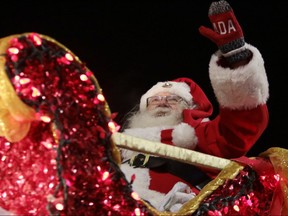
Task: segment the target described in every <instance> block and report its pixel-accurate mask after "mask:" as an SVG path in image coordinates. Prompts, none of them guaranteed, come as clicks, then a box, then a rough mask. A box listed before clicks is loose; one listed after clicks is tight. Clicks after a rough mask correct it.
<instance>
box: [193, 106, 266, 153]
mask: <svg viewBox="0 0 288 216" xmlns="http://www.w3.org/2000/svg"><path fill="white" fill-rule="evenodd" d="M268 120H269V115H268V109H267V106H266V105H261V106H258V107H256V108H255V109H250V110H231V109H227V108H225V109H224V108H222V109H220V112H219V115H218V116H217V117H216V118H215V119H214V120H211V121H209V122H204V123H201V124H200V125H199V126H198V127H197V128H196V135H197V137H198V145H197V149H196V150H197V151H200V152H203V153H207V154H211V155H215V156H219V157H224V158H237V157H240V156H243V155H245V154H246V153H247V152H248V151H249V150H250V149H251V147H252V146H253V145H254V144H255V142H256V141H257V140H258V139H259V137H260V136H261V134H262V133H263V132H264V130H265V129H266V128H267V126H268Z"/></svg>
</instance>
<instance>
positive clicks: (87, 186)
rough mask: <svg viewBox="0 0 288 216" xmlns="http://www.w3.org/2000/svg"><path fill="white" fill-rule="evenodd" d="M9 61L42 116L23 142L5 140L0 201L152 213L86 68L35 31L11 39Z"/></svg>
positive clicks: (27, 211)
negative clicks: (124, 168)
mask: <svg viewBox="0 0 288 216" xmlns="http://www.w3.org/2000/svg"><path fill="white" fill-rule="evenodd" d="M11 48H13V49H11ZM9 50H10V51H9ZM16 51H17V52H16ZM18 51H19V52H18ZM5 66H6V73H7V74H8V76H9V78H10V80H11V82H12V84H13V86H14V88H15V91H16V93H17V94H18V96H19V97H20V99H21V100H22V101H23V102H24V103H26V104H27V105H28V106H30V107H33V108H34V109H35V110H36V112H37V115H38V116H39V121H34V122H32V125H31V129H30V131H29V134H28V135H27V136H26V137H25V138H24V139H23V140H21V141H20V142H15V143H10V142H8V141H7V140H5V139H4V138H1V139H0V146H1V151H0V158H1V160H2V161H1V163H0V166H1V167H0V175H1V177H2V181H0V206H1V207H2V208H4V209H6V210H8V211H11V212H13V213H15V214H19V215H48V214H53V215H125V216H126V215H136V214H138V215H146V214H148V213H149V212H148V210H147V209H146V207H145V206H144V205H143V204H142V203H141V202H140V201H137V200H135V199H133V198H132V197H131V193H132V190H131V186H130V184H129V183H128V182H127V181H126V179H125V177H124V175H123V174H122V172H121V171H120V169H119V168H118V166H117V164H115V162H114V161H113V160H112V157H111V152H110V136H111V131H110V129H109V126H108V123H109V122H111V121H112V119H111V118H110V117H109V116H107V114H105V112H104V110H105V108H106V107H105V100H104V101H101V100H99V99H98V95H99V94H101V92H99V90H98V89H97V88H96V85H95V83H94V81H93V79H91V72H90V71H89V70H88V69H87V68H86V67H85V65H84V64H83V63H81V62H79V61H77V60H76V59H75V58H73V55H72V54H71V53H69V52H67V50H66V49H64V48H63V47H62V46H60V45H59V44H57V43H55V42H53V41H52V40H47V38H45V37H44V38H43V37H41V36H40V35H38V34H35V33H33V34H27V35H23V36H20V37H18V38H14V39H13V40H11V44H10V47H9V48H8V50H7V52H6V65H5ZM95 101H96V103H95Z"/></svg>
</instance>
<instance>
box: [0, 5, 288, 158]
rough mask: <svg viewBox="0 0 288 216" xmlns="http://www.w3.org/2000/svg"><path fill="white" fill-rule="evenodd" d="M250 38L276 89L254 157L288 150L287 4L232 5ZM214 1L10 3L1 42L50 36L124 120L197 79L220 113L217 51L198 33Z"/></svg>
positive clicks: (3, 14) (4, 14)
mask: <svg viewBox="0 0 288 216" xmlns="http://www.w3.org/2000/svg"><path fill="white" fill-rule="evenodd" d="M228 2H229V3H230V5H231V6H232V7H233V9H234V11H235V14H236V17H237V18H238V21H239V22H240V24H241V26H242V29H243V31H244V34H245V39H246V42H248V43H251V44H253V45H255V46H256V47H257V48H258V49H259V50H260V52H261V53H262V56H263V58H264V61H265V65H266V69H267V75H268V79H269V83H270V98H269V101H268V106H269V109H270V123H269V127H268V128H267V130H266V131H265V132H264V134H263V135H262V137H261V138H260V139H259V141H258V142H257V143H256V145H255V146H254V147H253V148H252V149H251V151H250V152H249V154H248V156H250V155H251V156H257V155H258V154H259V153H260V152H262V151H265V150H267V149H268V148H269V147H275V146H278V147H284V148H286V146H287V143H286V142H287V141H286V137H287V134H288V133H287V126H286V122H287V121H288V109H287V108H288V97H287V95H286V94H287V88H288V78H287V72H288V70H287V63H288V54H287V49H288V45H287V41H288V32H287V27H288V13H287V6H288V3H287V1H284V0H278V1H273V2H272V1H260V0H259V1H257V0H250V1H237V0H234V1H233V0H230V1H228ZM210 3H211V1H203V0H202V1H195V0H190V1H186V0H178V1H176V0H175V1H153V3H151V2H148V1H131V2H130V1H107V0H106V1H101V2H100V1H97V2H96V1H95V2H93V1H81V2H80V1H78V2H73V1H67V2H66V1H64V2H60V1H59V2H58V3H55V2H50V1H45V2H44V1H43V2H40V3H39V2H37V1H35V2H33V1H31V2H30V1H21V2H15V1H9V2H6V3H5V5H3V6H2V8H1V15H0V16H1V19H0V24H1V31H0V37H5V36H8V35H11V34H19V33H24V32H38V33H40V34H44V35H47V36H50V37H52V38H54V39H55V40H57V41H58V42H60V43H62V44H63V45H65V46H66V47H67V48H68V49H70V50H71V51H72V52H74V53H75V54H76V55H77V56H78V57H79V58H80V60H81V61H83V62H85V63H86V65H87V66H88V68H89V69H90V70H92V71H93V72H94V74H95V76H96V78H97V80H98V82H99V84H100V86H101V88H102V89H103V93H104V95H105V97H106V99H107V101H108V104H109V107H110V110H111V112H117V113H118V116H117V117H116V121H117V122H118V123H119V124H120V125H121V124H123V118H124V116H125V114H126V113H127V112H129V111H130V110H131V109H132V108H133V107H134V106H135V105H136V103H138V100H139V99H140V96H141V95H142V94H143V93H145V92H146V90H148V89H149V88H150V87H151V86H152V85H154V84H155V83H156V82H158V81H165V80H170V79H174V78H177V77H182V76H186V77H190V78H192V79H193V80H194V81H196V82H197V83H198V84H199V85H200V86H201V87H202V89H203V90H204V91H205V92H206V94H207V96H208V97H209V98H210V100H211V102H212V103H213V105H214V111H215V113H214V115H215V114H216V113H217V103H216V102H215V97H214V94H213V91H212V88H211V85H210V81H209V77H208V63H209V60H210V56H211V54H212V53H214V52H215V51H216V50H217V47H216V45H214V44H213V43H212V42H211V41H210V40H208V39H207V38H204V37H203V36H201V35H200V33H199V32H198V28H199V27H200V26H201V25H206V26H211V25H210V22H209V19H208V16H207V14H208V8H209V5H210Z"/></svg>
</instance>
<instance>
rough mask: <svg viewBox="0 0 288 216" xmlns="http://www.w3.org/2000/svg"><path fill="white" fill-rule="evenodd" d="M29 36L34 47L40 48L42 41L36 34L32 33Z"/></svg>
mask: <svg viewBox="0 0 288 216" xmlns="http://www.w3.org/2000/svg"><path fill="white" fill-rule="evenodd" d="M31 36H32V40H33V41H34V43H35V45H38V46H40V45H41V44H42V39H41V38H40V37H39V35H38V34H36V33H34V34H31Z"/></svg>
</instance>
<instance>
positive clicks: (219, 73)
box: [121, 43, 269, 206]
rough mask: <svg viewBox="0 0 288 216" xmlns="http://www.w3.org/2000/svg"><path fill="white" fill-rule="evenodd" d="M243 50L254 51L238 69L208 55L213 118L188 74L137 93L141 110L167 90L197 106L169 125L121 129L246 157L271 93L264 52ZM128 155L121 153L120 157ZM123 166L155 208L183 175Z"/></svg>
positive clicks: (265, 118) (265, 121) (260, 127)
mask: <svg viewBox="0 0 288 216" xmlns="http://www.w3.org/2000/svg"><path fill="white" fill-rule="evenodd" d="M246 48H247V49H249V50H250V51H251V52H252V54H253V55H252V58H251V60H250V61H249V63H247V64H246V65H244V66H241V67H238V68H236V69H230V68H226V67H222V66H221V65H220V64H219V60H220V58H221V54H220V52H216V53H215V54H213V55H212V57H211V60H210V63H209V77H210V80H211V84H212V87H213V90H214V93H215V96H216V98H217V101H218V103H219V114H218V115H217V116H216V117H215V118H214V119H209V117H211V115H212V112H213V108H212V105H211V103H210V101H209V100H208V98H207V97H206V95H205V94H204V92H203V91H202V89H201V88H200V87H199V86H198V85H197V84H196V83H195V82H193V81H192V80H191V79H189V78H178V79H175V80H173V81H167V82H158V83H157V84H156V85H154V86H153V87H152V88H151V89H149V90H148V91H147V92H146V93H145V94H144V95H143V96H142V97H141V100H140V112H141V111H144V110H145V109H146V106H147V104H146V100H147V98H148V97H150V96H153V95H155V94H157V93H159V92H163V91H169V92H171V93H173V94H176V95H179V96H181V97H182V98H183V99H185V100H186V101H187V102H189V103H190V104H191V105H196V108H192V109H185V110H184V111H183V122H182V123H180V124H178V125H176V126H173V127H171V126H170V127H169V126H165V125H163V126H161V127H146V128H129V129H126V130H125V131H124V132H123V133H126V134H128V135H132V136H135V137H139V138H144V139H147V140H151V141H158V142H162V143H166V144H168V145H174V146H178V147H183V148H187V149H192V150H197V151H199V152H203V153H207V154H211V155H215V156H219V157H223V158H236V157H240V156H242V155H245V153H247V152H248V151H249V150H250V149H251V147H252V146H253V145H254V144H255V142H256V141H257V140H258V138H259V137H260V136H261V134H262V133H263V131H264V130H265V129H266V127H267V124H268V111H267V107H266V101H267V99H268V97H269V88H268V87H269V85H268V80H267V76H266V71H265V67H264V61H263V59H262V56H261V54H260V52H259V51H258V49H257V48H255V47H254V46H252V45H250V44H247V43H246ZM166 83H170V84H171V88H166V87H165V84H166ZM166 86H167V85H166ZM127 152H128V153H127ZM132 154H133V153H131V152H130V151H124V154H123V157H124V160H125V159H129V158H130V157H131V155H132ZM121 169H122V170H123V172H124V173H125V175H126V176H127V178H128V179H130V177H131V176H132V175H133V174H135V176H136V178H135V181H134V183H133V189H134V190H135V191H136V192H138V193H139V195H140V196H141V197H142V198H143V199H146V200H149V201H150V202H151V203H152V204H153V205H154V206H157V205H159V204H160V203H161V200H162V199H163V197H164V195H165V194H166V193H167V192H169V191H170V190H171V188H172V187H173V186H174V185H175V183H176V182H179V181H182V182H183V180H182V179H181V178H179V177H177V176H175V175H172V174H171V173H169V172H165V171H164V172H163V171H161V170H151V169H150V170H149V169H147V168H133V167H131V166H129V165H128V164H123V165H122V166H121ZM191 175H192V176H193V172H191ZM184 182H185V181H184ZM186 183H187V182H186Z"/></svg>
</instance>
